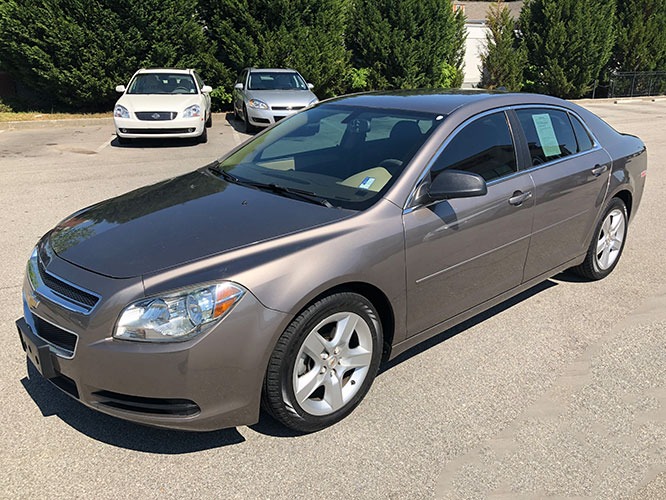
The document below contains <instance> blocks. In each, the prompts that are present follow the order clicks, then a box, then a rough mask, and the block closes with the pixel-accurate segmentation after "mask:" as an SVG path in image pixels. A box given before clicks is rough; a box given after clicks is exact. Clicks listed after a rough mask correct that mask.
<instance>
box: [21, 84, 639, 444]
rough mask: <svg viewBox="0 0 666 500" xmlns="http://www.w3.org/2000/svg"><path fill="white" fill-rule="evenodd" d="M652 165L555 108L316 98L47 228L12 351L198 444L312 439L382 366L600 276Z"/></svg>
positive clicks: (86, 395) (560, 104)
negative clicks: (231, 145)
mask: <svg viewBox="0 0 666 500" xmlns="http://www.w3.org/2000/svg"><path fill="white" fill-rule="evenodd" d="M646 168H647V155H646V150H645V146H644V145H643V143H642V142H641V140H640V139H638V138H637V137H634V136H631V135H626V134H621V133H618V132H616V131H615V130H613V129H612V128H611V127H610V126H608V125H607V124H606V123H605V122H603V121H602V120H601V119H600V118H598V117H597V116H595V115H594V114H592V113H591V112H589V111H587V110H585V109H583V108H581V107H579V106H577V105H575V104H573V103H569V102H566V101H562V100H559V99H555V98H552V97H545V96H540V95H529V94H480V93H463V92H459V93H451V94H448V93H425V92H400V93H387V94H377V93H375V94H365V95H363V94H362V95H355V96H348V97H342V98H338V99H334V100H329V101H326V102H323V103H320V104H318V105H315V106H313V107H312V108H310V109H307V110H305V111H303V112H301V113H297V114H295V115H293V116H291V117H289V118H286V119H285V120H283V121H281V122H280V123H278V124H277V125H275V126H274V127H272V128H271V129H270V130H267V131H266V132H264V133H263V134H261V135H260V136H257V138H255V139H252V140H250V141H248V142H246V143H245V144H242V145H240V146H239V147H237V148H236V149H235V150H233V151H231V152H230V153H229V154H227V155H226V156H224V157H222V158H221V159H219V160H217V161H214V162H212V163H211V164H209V165H207V166H205V167H203V168H200V169H198V170H196V171H194V172H191V173H188V174H186V175H183V176H181V177H177V178H174V179H169V180H166V181H163V182H160V183H158V184H155V185H152V186H148V187H144V188H141V189H138V190H136V191H133V192H131V193H128V194H125V195H122V196H119V197H117V198H113V199H110V200H107V201H104V202H101V203H98V204H96V205H93V206H92V207H89V208H86V209H83V210H81V211H79V212H77V213H75V214H74V215H72V216H70V217H68V218H67V219H65V220H64V221H63V222H61V223H60V224H58V225H57V226H56V227H55V228H54V229H53V230H51V231H49V232H48V233H47V234H46V235H44V236H43V237H42V239H41V240H40V241H39V243H38V244H37V246H36V247H35V249H34V252H33V253H32V255H31V257H30V259H29V262H28V266H27V273H26V278H25V281H24V285H23V304H24V317H23V318H21V319H19V320H18V321H17V326H18V329H19V332H20V337H21V342H22V345H23V348H24V349H25V351H26V353H27V356H28V358H29V359H30V361H31V362H32V363H33V364H34V366H35V367H36V368H37V369H38V370H39V371H40V372H41V374H42V375H43V376H44V377H45V378H47V379H49V380H50V381H51V382H53V383H54V384H55V385H56V386H58V387H59V388H61V389H62V390H63V391H65V392H66V393H67V394H69V395H70V396H72V397H73V398H76V399H77V400H79V401H80V402H82V403H83V404H85V405H87V406H89V407H91V408H94V409H96V410H99V411H101V412H104V413H107V414H110V415H114V416H117V417H120V418H124V419H128V420H133V421H135V422H140V423H143V424H148V425H153V426H159V427H170V428H177V429H189V430H198V431H203V430H210V429H218V428H222V427H229V426H237V425H241V424H252V423H254V422H256V421H257V420H258V418H259V410H260V407H261V406H263V407H264V408H265V409H266V410H267V411H268V412H270V413H271V414H272V415H273V416H274V417H275V418H276V419H277V420H279V421H280V422H282V423H283V424H284V425H286V426H288V427H290V428H292V429H296V430H298V431H305V432H310V431H316V430H318V429H321V428H323V427H326V426H328V425H331V424H333V423H335V422H338V421H339V420H341V419H342V418H344V417H345V416H347V415H348V414H349V413H350V412H351V411H352V410H353V409H354V408H355V407H356V406H357V405H358V404H359V403H360V402H361V400H362V399H363V397H364V396H365V395H366V393H367V392H368V390H369V389H370V386H371V384H372V382H373V380H374V378H375V375H376V374H377V371H378V368H379V366H380V364H381V363H382V362H383V361H385V360H388V359H392V358H395V357H396V356H397V355H399V354H400V353H402V352H404V351H405V350H407V349H409V348H410V347H413V346H415V345H417V344H418V343H420V342H422V341H424V340H425V339H428V338H429V337H432V336H434V335H436V334H438V333H440V332H442V331H444V330H446V329H447V328H450V327H452V326H453V325H456V324H458V323H460V322H462V321H464V320H466V319H468V318H470V317H472V316H474V315H476V314H478V313H480V312H482V311H484V310H486V309H488V308H490V307H492V306H494V305H496V304H498V303H500V302H502V301H505V300H506V299H508V298H509V297H512V296H514V295H516V294H518V293H520V292H521V291H524V290H526V289H529V288H530V287H533V286H534V285H536V284H537V283H539V282H541V281H543V280H546V279H547V278H549V277H551V276H553V275H555V274H557V273H559V272H561V271H563V270H565V269H573V271H574V272H576V273H578V274H579V275H581V276H582V277H584V278H587V279H590V280H597V279H601V278H604V277H606V276H608V275H609V274H610V273H611V272H612V271H613V269H614V268H615V267H616V266H617V265H618V262H619V261H620V256H621V254H622V250H623V248H624V246H625V243H626V237H627V228H628V224H629V222H630V221H631V219H632V218H633V217H634V215H635V214H636V210H637V209H638V206H639V204H640V201H641V196H642V194H643V188H644V184H645V176H646V172H647V170H646ZM531 327H534V325H531ZM405 404H408V402H405Z"/></svg>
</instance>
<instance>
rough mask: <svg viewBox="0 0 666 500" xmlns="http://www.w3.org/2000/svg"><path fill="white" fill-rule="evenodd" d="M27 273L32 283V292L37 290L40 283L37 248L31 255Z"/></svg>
mask: <svg viewBox="0 0 666 500" xmlns="http://www.w3.org/2000/svg"><path fill="white" fill-rule="evenodd" d="M25 273H26V275H27V276H28V281H29V282H30V286H31V287H32V290H33V291H35V290H37V286H38V283H39V282H38V281H37V247H35V249H34V250H33V251H32V254H31V255H30V259H29V260H28V266H27V269H26V271H25Z"/></svg>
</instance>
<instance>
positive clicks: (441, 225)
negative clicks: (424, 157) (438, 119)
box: [403, 112, 534, 335]
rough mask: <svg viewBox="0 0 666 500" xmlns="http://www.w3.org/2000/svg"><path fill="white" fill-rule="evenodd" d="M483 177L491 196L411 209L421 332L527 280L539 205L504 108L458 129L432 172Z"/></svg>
mask: <svg viewBox="0 0 666 500" xmlns="http://www.w3.org/2000/svg"><path fill="white" fill-rule="evenodd" d="M448 168H450V169H456V170H467V171H472V172H475V173H478V174H480V175H481V176H483V177H484V179H486V181H487V183H488V193H487V194H486V195H484V196H479V197H474V198H463V199H454V200H447V201H440V202H437V203H434V204H431V205H426V206H420V207H415V208H412V209H409V210H407V211H405V213H404V215H403V223H404V228H405V245H406V265H407V307H408V311H407V320H408V325H407V330H408V335H415V334H417V333H420V332H422V331H424V330H426V329H428V328H430V327H432V326H435V325H437V324H439V323H441V322H443V321H445V320H447V319H449V318H452V317H453V316H455V315H457V314H459V313H461V312H464V311H466V310H468V309H470V308H471V307H474V306H476V305H478V304H481V303H483V302H485V301H487V300H489V299H492V298H493V297H495V296H497V295H499V294H501V293H502V292H505V291H506V290H509V289H511V288H514V287H516V286H518V285H520V283H521V282H522V280H523V269H524V266H525V260H526V257H527V251H528V248H529V240H530V234H531V230H532V217H533V208H534V196H533V193H534V184H533V182H532V178H531V177H530V175H529V173H527V172H526V173H520V172H518V171H517V163H516V154H515V148H514V145H513V141H512V137H511V133H510V131H509V127H508V125H507V120H506V116H505V113H504V112H496V113H493V114H489V115H485V116H482V117H480V118H477V119H475V120H473V121H471V122H470V123H468V124H466V125H464V126H463V127H462V128H460V129H458V131H457V132H454V135H453V137H452V139H451V140H450V141H449V143H448V145H447V146H446V147H445V148H444V149H443V151H442V152H441V153H440V154H439V156H438V158H437V159H436V160H435V162H434V164H433V166H432V168H431V170H430V174H429V175H430V177H431V178H434V176H436V175H437V173H438V172H440V171H441V170H443V169H448Z"/></svg>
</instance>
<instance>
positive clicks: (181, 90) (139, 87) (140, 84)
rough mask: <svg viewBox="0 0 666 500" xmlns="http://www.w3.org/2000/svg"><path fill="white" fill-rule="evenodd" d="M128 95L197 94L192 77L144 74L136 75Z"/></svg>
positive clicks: (169, 74) (171, 74)
mask: <svg viewBox="0 0 666 500" xmlns="http://www.w3.org/2000/svg"><path fill="white" fill-rule="evenodd" d="M127 93H128V94H197V93H198V91H197V86H196V85H195V84H194V79H193V78H192V76H191V75H183V74H173V73H144V74H141V75H136V76H135V77H134V80H132V83H130V86H129V90H128V91H127Z"/></svg>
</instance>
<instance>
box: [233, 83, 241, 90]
mask: <svg viewBox="0 0 666 500" xmlns="http://www.w3.org/2000/svg"><path fill="white" fill-rule="evenodd" d="M234 88H235V89H238V90H243V84H242V83H237V84H236V85H234Z"/></svg>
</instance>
